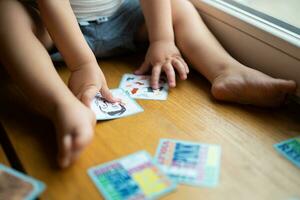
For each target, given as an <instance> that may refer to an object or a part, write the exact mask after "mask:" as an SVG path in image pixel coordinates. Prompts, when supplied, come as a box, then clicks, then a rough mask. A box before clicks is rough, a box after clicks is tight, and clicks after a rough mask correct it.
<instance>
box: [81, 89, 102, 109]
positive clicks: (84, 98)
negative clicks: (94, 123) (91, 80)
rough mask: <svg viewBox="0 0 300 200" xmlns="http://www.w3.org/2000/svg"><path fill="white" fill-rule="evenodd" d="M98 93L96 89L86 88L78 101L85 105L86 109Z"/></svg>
mask: <svg viewBox="0 0 300 200" xmlns="http://www.w3.org/2000/svg"><path fill="white" fill-rule="evenodd" d="M97 92H98V89H97V87H95V86H91V87H89V88H87V89H86V90H85V91H84V92H83V93H82V95H81V98H80V101H81V102H82V103H83V104H84V105H86V106H87V107H90V106H91V102H92V100H93V98H94V97H95V96H96V93H97Z"/></svg>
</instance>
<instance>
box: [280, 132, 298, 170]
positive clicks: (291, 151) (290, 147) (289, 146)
mask: <svg viewBox="0 0 300 200" xmlns="http://www.w3.org/2000/svg"><path fill="white" fill-rule="evenodd" d="M274 148H275V149H276V150H277V151H278V152H279V153H280V154H281V155H283V156H284V157H285V158H286V159H288V160H289V161H291V162H292V163H293V164H294V165H296V166H297V167H299V168H300V137H297V138H293V139H289V140H285V141H283V142H280V143H278V144H275V145H274Z"/></svg>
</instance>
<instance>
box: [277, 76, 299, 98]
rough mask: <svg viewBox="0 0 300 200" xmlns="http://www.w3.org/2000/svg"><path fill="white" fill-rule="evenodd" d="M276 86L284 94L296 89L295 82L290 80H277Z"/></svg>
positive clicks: (292, 92)
mask: <svg viewBox="0 0 300 200" xmlns="http://www.w3.org/2000/svg"><path fill="white" fill-rule="evenodd" d="M277 88H278V89H279V90H280V91H281V92H283V93H286V94H294V93H295V91H296V88H297V86H296V82H295V81H292V80H281V79H279V80H278V84H277Z"/></svg>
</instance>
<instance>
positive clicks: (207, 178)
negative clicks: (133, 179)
mask: <svg viewBox="0 0 300 200" xmlns="http://www.w3.org/2000/svg"><path fill="white" fill-rule="evenodd" d="M220 157H221V147H220V146H219V145H211V144H200V143H194V142H187V141H180V140H173V139H161V140H160V143H159V146H158V148H157V151H156V155H155V162H156V163H157V164H158V165H159V166H160V168H161V169H162V170H163V172H165V173H166V174H167V175H168V176H169V177H170V178H171V179H172V180H174V181H176V182H177V183H184V184H188V185H194V186H207V187H213V186H216V185H217V184H218V182H219V173H220Z"/></svg>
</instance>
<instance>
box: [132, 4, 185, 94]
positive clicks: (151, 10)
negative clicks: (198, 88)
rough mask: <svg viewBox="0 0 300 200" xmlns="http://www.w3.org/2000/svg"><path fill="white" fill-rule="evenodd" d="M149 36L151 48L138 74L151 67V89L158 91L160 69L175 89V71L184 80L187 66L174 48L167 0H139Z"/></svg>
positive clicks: (169, 5) (169, 7)
mask: <svg viewBox="0 0 300 200" xmlns="http://www.w3.org/2000/svg"><path fill="white" fill-rule="evenodd" d="M140 2H141V6H142V9H143V13H144V16H145V20H146V25H147V29H148V34H149V41H150V46H149V49H148V52H147V55H146V58H145V61H144V63H143V64H142V66H141V67H140V68H139V69H138V70H137V71H136V73H137V74H142V73H145V72H146V71H148V70H149V68H151V67H152V76H151V86H152V87H153V88H155V89H156V88H158V80H159V76H160V73H161V70H163V71H164V72H165V73H166V75H167V78H168V82H169V85H170V86H171V87H175V85H176V81H175V70H174V68H175V69H176V71H177V72H178V73H179V76H180V78H181V79H183V80H184V79H186V78H187V74H188V72H189V69H188V66H187V64H186V63H185V61H184V60H183V59H182V57H181V55H180V52H179V50H178V48H177V47H176V45H175V38H174V30H173V20H172V13H171V1H170V0H164V1H162V0H140Z"/></svg>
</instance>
